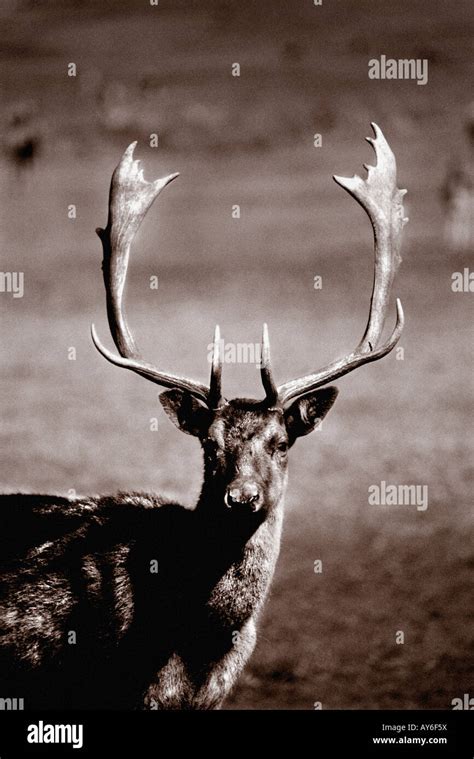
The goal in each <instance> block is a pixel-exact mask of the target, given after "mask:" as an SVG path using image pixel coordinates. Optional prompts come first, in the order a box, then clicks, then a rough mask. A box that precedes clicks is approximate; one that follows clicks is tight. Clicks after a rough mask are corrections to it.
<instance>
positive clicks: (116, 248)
mask: <svg viewBox="0 0 474 759" xmlns="http://www.w3.org/2000/svg"><path fill="white" fill-rule="evenodd" d="M136 144H137V143H136V142H133V143H132V144H131V145H129V147H128V148H127V149H126V151H125V153H124V154H123V156H122V159H121V161H120V163H119V165H118V166H117V168H116V169H115V171H114V173H113V175H112V181H111V185H110V195H109V216H108V220H107V226H106V228H105V229H98V230H97V234H98V235H99V237H100V239H101V241H102V246H103V249H104V259H103V263H102V269H103V274H104V283H105V291H106V298H107V317H108V321H109V327H110V332H111V334H112V337H113V339H114V343H115V345H116V346H117V350H118V351H119V353H120V356H116V355H115V354H114V353H111V352H110V351H109V350H108V349H107V348H105V347H104V346H103V345H102V343H101V342H100V340H99V338H98V336H97V332H96V330H95V327H94V325H92V328H91V332H92V339H93V341H94V345H95V347H96V348H97V350H98V351H99V352H100V353H101V354H102V355H103V356H104V357H105V358H106V359H107V360H108V361H110V362H111V363H112V364H115V365H116V366H121V367H124V368H125V369H131V370H132V371H134V372H137V374H140V375H141V376H142V377H145V378H146V379H148V380H151V381H152V382H156V383H157V384H158V385H163V386H164V387H171V388H181V389H182V390H187V391H188V392H190V393H192V394H193V395H194V396H195V397H197V398H200V399H201V400H203V401H205V402H206V403H207V404H208V405H209V407H210V408H216V407H217V406H218V405H220V403H221V402H222V397H221V364H222V357H221V355H220V333H219V327H216V330H215V334H214V351H213V359H212V368H211V380H210V386H209V387H206V386H205V385H202V384H201V383H199V382H195V381H194V380H191V379H187V378H185V377H178V376H175V375H174V374H166V373H164V372H161V371H159V370H158V369H157V368H156V367H155V366H152V365H151V364H148V363H147V362H146V361H144V360H143V359H142V358H141V356H140V354H139V353H138V351H137V348H136V345H135V341H134V339H133V336H132V334H131V332H130V330H129V327H128V324H127V321H126V318H125V312H124V307H123V294H124V287H125V280H126V276H127V269H128V261H129V255H130V247H131V244H132V241H133V238H134V237H135V234H136V232H137V231H138V228H139V226H140V224H141V223H142V221H143V219H144V218H145V215H146V213H147V211H148V209H149V208H150V206H151V205H152V203H153V201H154V200H155V198H156V197H158V195H159V194H160V192H161V191H162V189H163V188H164V187H166V185H167V184H169V183H170V182H172V181H173V179H175V178H176V177H177V176H178V174H170V175H169V176H167V177H164V178H163V179H157V180H156V181H155V182H147V181H146V180H145V179H144V177H143V171H142V169H141V168H140V165H139V161H135V160H134V159H133V151H134V149H135V146H136Z"/></svg>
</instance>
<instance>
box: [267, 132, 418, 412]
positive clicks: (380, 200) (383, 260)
mask: <svg viewBox="0 0 474 759" xmlns="http://www.w3.org/2000/svg"><path fill="white" fill-rule="evenodd" d="M372 129H373V130H374V134H375V139H374V138H371V137H367V141H368V142H369V143H370V144H371V145H372V147H373V148H374V151H375V155H376V158H377V164H376V166H367V165H364V168H366V169H367V179H365V180H364V179H361V178H360V177H358V176H354V177H350V178H345V177H338V176H335V177H334V179H335V181H336V182H337V183H338V184H339V185H340V186H341V187H343V188H344V189H345V190H347V192H349V193H350V194H351V195H352V197H353V198H355V199H356V200H357V202H358V203H360V205H361V206H362V208H363V209H364V210H365V212H366V213H367V215H368V216H369V219H370V221H371V223H372V227H373V231H374V250H375V269H374V284H373V289H372V298H371V304H370V312H369V319H368V322H367V327H366V330H365V332H364V335H363V337H362V340H361V341H360V343H359V345H358V346H357V347H356V349H355V350H354V351H353V352H352V353H351V354H349V355H348V356H346V357H345V358H342V359H339V360H338V361H334V362H333V363H331V364H329V365H328V366H325V367H324V368H323V369H320V370H319V371H317V372H315V373H314V374H309V375H307V376H305V377H301V378H299V379H295V380H291V381H290V382H286V383H285V384H284V385H281V386H280V387H278V398H279V402H280V403H281V404H282V405H285V404H287V403H289V402H290V401H291V400H293V399H294V398H296V397H298V396H300V395H302V394H303V393H308V392H311V391H312V390H315V389H316V388H318V387H321V386H322V385H326V384H327V383H328V382H332V381H333V380H335V379H337V378H338V377H342V376H343V375H344V374H348V373H349V372H352V371H353V370H354V369H357V368H358V367H359V366H362V365H363V364H367V363H369V362H371V361H377V360H378V359H379V358H382V357H383V356H386V355H387V353H389V352H390V351H391V350H392V349H393V348H394V347H395V345H396V344H397V342H398V340H399V339H400V335H401V333H402V330H403V326H404V316H403V309H402V304H401V302H400V300H399V299H398V298H397V321H396V325H395V328H394V330H393V332H392V334H391V336H390V338H389V339H388V340H387V342H385V343H383V344H382V345H381V346H379V347H377V346H378V343H379V341H380V338H381V336H382V331H383V327H384V323H385V318H386V315H387V311H388V304H389V297H390V289H391V286H392V282H393V278H394V276H395V272H396V270H397V268H398V266H399V264H400V262H401V258H400V244H401V233H402V229H403V226H404V225H405V224H406V222H407V221H408V219H406V218H404V215H403V196H404V195H405V193H406V190H399V189H397V185H396V174H397V168H396V162H395V156H394V155H393V153H392V151H391V149H390V146H389V144H388V142H387V141H386V139H385V137H384V135H383V133H382V130H381V129H380V127H378V126H377V125H376V124H374V123H372Z"/></svg>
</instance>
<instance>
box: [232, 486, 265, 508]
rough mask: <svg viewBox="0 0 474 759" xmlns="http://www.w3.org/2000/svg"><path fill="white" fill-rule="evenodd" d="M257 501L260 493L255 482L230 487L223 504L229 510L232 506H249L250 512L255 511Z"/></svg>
mask: <svg viewBox="0 0 474 759" xmlns="http://www.w3.org/2000/svg"><path fill="white" fill-rule="evenodd" d="M259 501H260V491H259V489H258V486H257V484H256V483H255V482H243V483H242V484H241V485H240V484H239V485H234V484H233V485H230V486H229V487H228V488H227V491H226V494H225V502H226V505H227V506H228V508H229V509H231V508H232V507H233V506H250V507H251V509H252V511H257V509H258V503H259Z"/></svg>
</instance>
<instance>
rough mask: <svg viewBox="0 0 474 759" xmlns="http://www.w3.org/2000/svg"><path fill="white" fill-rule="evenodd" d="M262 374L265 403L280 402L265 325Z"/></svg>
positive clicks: (272, 404)
mask: <svg viewBox="0 0 474 759" xmlns="http://www.w3.org/2000/svg"><path fill="white" fill-rule="evenodd" d="M260 376H261V378H262V385H263V387H264V390H265V403H266V404H267V405H268V406H274V405H275V404H276V403H278V389H277V386H276V384H275V381H274V379H273V373H272V367H271V359H270V340H269V337H268V327H267V325H266V324H264V325H263V331H262V357H261V365H260Z"/></svg>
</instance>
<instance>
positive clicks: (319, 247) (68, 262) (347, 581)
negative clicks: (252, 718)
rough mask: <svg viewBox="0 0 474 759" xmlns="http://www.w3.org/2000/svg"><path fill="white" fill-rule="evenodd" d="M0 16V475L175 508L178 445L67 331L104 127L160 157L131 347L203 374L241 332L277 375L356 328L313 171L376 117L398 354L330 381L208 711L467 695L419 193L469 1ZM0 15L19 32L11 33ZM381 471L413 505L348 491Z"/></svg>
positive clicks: (82, 266) (427, 183) (445, 313)
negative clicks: (18, 123) (15, 109)
mask: <svg viewBox="0 0 474 759" xmlns="http://www.w3.org/2000/svg"><path fill="white" fill-rule="evenodd" d="M7 5H8V4H5V8H4V10H3V11H2V15H1V17H0V32H2V34H3V35H4V37H5V40H6V43H5V45H4V49H3V52H2V56H1V58H0V72H1V78H2V82H3V89H2V100H3V105H4V112H5V109H6V108H8V107H9V105H10V104H11V103H12V102H14V100H15V98H17V97H18V93H19V92H20V93H21V97H24V98H32V99H33V100H34V101H35V102H36V103H37V105H38V114H39V115H38V122H37V125H38V133H39V134H41V151H40V153H39V156H38V158H37V160H36V162H35V163H34V165H33V166H32V168H31V169H30V170H27V171H20V170H18V169H17V168H16V167H15V166H13V165H12V164H11V162H9V161H8V156H5V157H4V159H3V162H2V165H1V174H0V235H1V237H0V240H1V269H2V271H23V272H24V273H25V296H24V298H22V299H13V298H12V297H11V295H9V294H7V293H4V294H2V295H1V298H0V309H1V325H2V329H1V333H0V341H1V355H2V369H3V372H2V390H1V393H0V401H1V406H2V425H1V427H0V434H1V448H2V467H1V486H2V490H3V491H4V492H14V491H17V490H19V489H21V490H25V491H30V492H58V493H67V492H68V491H69V490H70V489H73V490H74V491H76V492H77V493H89V492H107V491H109V492H110V491H112V492H113V491H116V490H119V489H142V490H157V491H161V492H164V493H167V494H169V495H170V496H171V495H172V496H174V497H178V498H180V499H182V501H183V502H184V503H186V504H188V505H189V506H191V505H192V504H193V502H194V500H195V498H196V496H197V494H198V491H199V485H200V477H201V470H200V456H199V451H198V446H197V444H196V442H195V441H194V440H192V439H191V438H189V437H187V436H185V435H182V434H180V433H179V432H178V431H177V430H175V428H174V427H172V426H171V425H170V424H169V422H168V421H167V420H166V419H165V416H164V415H163V414H162V413H161V411H159V406H158V403H157V388H156V387H154V386H153V385H151V384H150V383H146V382H143V381H142V380H141V379H140V378H138V377H136V376H135V375H132V374H129V373H127V372H120V371H119V370H118V369H115V368H113V367H111V366H110V365H108V364H107V363H106V362H105V361H104V360H103V359H102V358H101V357H100V356H99V355H98V354H97V353H96V352H95V349H94V348H93V346H92V344H91V341H90V337H89V324H90V322H91V321H92V320H94V322H95V323H96V325H97V326H98V328H99V330H100V334H101V335H102V336H103V337H104V338H106V337H107V331H106V323H105V308H104V294H103V285H102V281H101V273H100V258H101V254H100V244H99V241H98V239H97V238H96V237H95V235H94V228H95V227H96V226H97V225H102V224H105V220H106V199H107V192H108V184H109V180H110V174H111V171H112V169H113V168H114V166H115V165H116V163H117V161H118V158H119V156H120V153H121V152H122V150H123V149H124V147H125V146H126V145H127V144H128V142H130V141H131V140H132V139H135V138H139V139H140V144H139V148H138V150H137V156H138V157H141V158H143V161H144V165H145V176H146V177H148V178H153V177H155V176H158V175H162V174H165V173H169V172H171V171H175V170H179V171H181V177H180V179H179V180H178V181H177V182H175V183H174V184H173V185H172V187H170V188H169V189H168V190H167V191H166V192H165V193H164V194H163V195H162V196H161V197H160V199H159V201H158V203H157V205H156V206H155V207H154V208H153V210H152V211H151V213H150V216H149V218H147V220H146V222H145V223H144V225H143V227H142V229H141V230H140V233H139V235H138V237H137V243H136V246H135V250H134V256H133V261H132V265H131V271H130V282H129V284H130V287H129V290H128V304H129V307H128V311H129V315H130V321H131V323H132V324H133V327H134V331H135V333H136V334H137V336H138V339H139V343H140V346H141V349H142V352H143V353H144V355H145V356H146V357H147V359H148V360H150V361H152V360H153V361H155V362H156V363H159V364H160V366H162V367H163V368H164V369H170V370H173V371H176V372H184V373H189V374H191V375H193V376H195V377H196V378H197V379H201V380H206V379H207V373H208V364H207V361H206V356H207V345H208V343H209V341H210V340H211V336H212V331H213V326H214V324H215V323H216V322H219V324H220V325H221V329H222V330H223V334H224V338H225V340H226V341H233V342H246V343H248V342H255V341H258V340H259V336H260V330H261V324H262V322H263V321H267V322H268V323H269V327H270V336H271V341H272V353H273V363H274V367H275V373H276V376H277V379H278V380H281V381H283V380H286V379H288V378H290V377H291V376H295V375H297V374H302V373H303V372H306V371H309V370H311V369H313V368H315V367H316V366H317V365H322V364H323V363H324V362H326V361H328V360H330V359H331V358H334V357H336V356H338V355H340V354H342V353H344V352H347V351H349V350H351V349H352V348H353V346H354V345H355V343H356V342H357V341H358V339H359V337H360V335H361V333H362V330H363V328H364V326H365V319H366V316H367V310H368V299H369V296H370V287H371V276H372V241H371V232H370V225H369V222H368V220H367V219H366V217H365V215H364V214H363V212H362V211H361V209H360V208H359V207H358V206H357V204H356V203H354V201H352V200H351V199H350V198H349V196H347V195H346V194H345V193H343V191H342V190H341V189H340V188H338V187H337V186H336V185H335V184H334V183H333V182H332V180H331V174H332V173H338V174H342V175H351V174H353V173H354V172H355V171H362V163H363V162H366V161H369V162H370V161H371V160H372V156H371V150H370V148H369V146H367V145H366V144H365V143H364V142H363V137H364V136H365V135H366V134H369V122H370V121H371V120H374V121H377V122H378V123H379V124H380V125H381V126H382V128H383V129H384V131H385V133H386V136H387V138H388V139H389V141H390V144H391V145H392V147H393V149H394V151H395V153H396V155H397V158H398V166H399V185H400V186H401V187H408V190H409V195H408V196H407V207H408V215H409V216H410V218H411V222H410V225H409V226H408V228H407V234H406V236H405V241H404V247H403V251H402V255H403V258H404V262H403V264H402V267H401V269H400V272H399V275H398V278H397V282H396V286H395V290H396V294H397V295H400V297H401V298H402V301H403V304H404V307H405V312H406V318H407V326H406V331H405V335H404V337H403V339H402V346H403V348H404V351H405V357H404V360H403V361H400V360H396V357H395V355H390V356H389V357H387V358H386V359H384V360H383V361H382V362H380V363H378V364H374V365H370V366H367V367H364V368H362V369H361V370H360V371H359V372H356V373H354V374H353V375H350V376H348V377H347V378H344V379H342V380H341V381H340V382H339V383H338V384H339V387H340V390H341V393H340V397H339V398H338V401H337V403H336V405H335V408H334V410H333V411H332V413H331V415H330V416H329V417H328V419H327V421H326V422H325V424H324V429H323V430H322V431H321V432H320V433H317V434H314V435H313V436H309V437H308V438H305V439H304V440H302V441H299V443H297V445H296V446H295V449H294V451H293V455H292V458H291V462H290V467H291V468H290V485H289V490H288V495H287V518H286V525H285V532H284V537H283V542H282V550H281V557H280V562H279V565H278V571H277V575H276V579H275V582H274V586H273V590H272V594H271V597H270V600H269V603H268V604H267V607H266V611H265V617H264V620H263V625H262V629H261V634H260V639H259V643H258V646H257V650H256V652H255V654H254V656H253V658H252V662H251V664H250V666H249V667H248V668H247V670H246V674H245V675H244V676H243V678H242V680H241V682H240V685H239V687H238V689H237V691H236V693H235V695H234V697H233V698H232V699H231V701H230V702H229V703H228V708H252V709H254V708H264V709H311V708H313V704H314V702H315V701H321V702H322V704H323V707H324V708H330V709H341V708H402V709H404V708H430V709H432V708H450V705H451V700H452V699H453V698H455V697H462V694H463V693H465V692H470V693H471V695H473V688H474V683H473V677H472V673H473V668H472V665H473V631H472V618H471V608H472V582H473V572H474V549H473V544H474V543H473V539H474V526H473V519H472V497H471V491H470V484H471V482H472V473H473V464H472V461H473V458H472V453H473V451H472V448H473V446H472V443H473V435H472V415H471V414H470V412H472V397H473V395H472V393H473V389H474V387H473V368H474V367H473V359H472V338H473V332H472V294H470V293H453V292H452V291H451V287H450V285H451V274H452V272H454V271H462V270H463V268H464V267H465V266H469V265H470V261H469V260H468V258H467V257H466V256H455V255H453V254H451V253H450V252H449V251H446V250H444V249H443V247H442V244H441V243H440V242H439V241H440V239H441V237H440V231H441V217H440V206H439V199H438V188H439V184H440V181H441V179H442V176H443V171H444V167H445V164H446V160H447V157H448V155H449V152H450V150H451V149H454V148H455V145H456V139H457V134H458V133H459V129H458V126H457V122H458V116H459V114H460V113H461V112H462V108H463V106H464V105H465V102H466V101H465V99H466V96H465V83H466V82H467V81H468V80H469V71H470V70H471V73H472V64H471V63H469V65H468V61H469V55H468V53H469V44H470V36H469V32H470V24H472V15H473V14H472V8H471V5H470V4H469V3H467V2H464V0H458V2H457V3H456V5H455V6H454V5H453V4H451V3H444V2H439V3H436V4H435V5H434V6H433V4H432V3H428V2H415V3H413V2H408V0H403V1H401V2H399V3H397V9H396V11H395V10H394V9H393V7H392V4H390V3H388V2H378V3H376V4H374V3H373V2H368V1H364V0H358V1H357V2H355V1H353V0H350V1H349V0H345V2H334V3H331V2H329V0H328V2H327V3H326V2H325V4H324V6H323V7H322V8H313V7H311V4H309V3H308V5H307V7H305V8H303V6H302V5H301V7H299V6H298V8H297V10H296V11H294V10H293V9H292V8H290V7H289V6H290V5H291V4H288V3H283V2H272V3H270V2H262V3H259V4H258V8H257V7H256V6H257V4H255V5H254V4H250V3H249V4H248V6H246V4H241V3H230V2H229V3H224V2H222V3H210V2H207V3H193V2H186V3H184V2H174V3H173V4H172V6H171V4H170V5H167V4H166V3H163V4H162V3H161V2H160V4H159V10H158V9H155V8H146V9H143V4H142V3H139V2H138V1H137V2H102V3H101V4H100V10H98V5H97V4H92V3H87V2H84V3H80V4H79V3H73V2H70V3H67V2H66V3H61V6H60V10H58V9H59V4H57V3H54V2H44V3H42V4H41V7H40V8H37V7H35V6H34V5H33V4H28V3H23V4H22V3H17V4H13V3H11V4H9V5H10V6H11V7H10V11H8V8H7ZM94 5H95V6H96V7H95V8H94ZM14 6H15V7H16V14H17V15H16V18H17V20H18V18H20V20H21V19H23V20H24V21H25V23H17V24H15V26H14V27H12V25H11V18H12V17H11V15H8V14H9V13H10V14H11V13H12V12H14ZM153 14H154V15H153ZM158 14H159V15H158ZM318 14H319V15H318ZM26 21H28V24H26ZM39 30H41V34H39V33H38V31H39ZM381 53H385V54H388V55H393V56H395V57H416V56H421V57H428V58H429V60H430V80H429V84H428V85H427V86H426V87H420V86H417V85H416V83H415V82H392V83H390V84H389V83H388V82H369V80H368V79H367V59H368V58H369V57H371V56H372V55H376V56H378V55H380V54H381ZM69 61H76V62H77V63H78V68H79V71H80V75H79V77H78V79H77V81H74V80H71V79H69V78H68V77H67V76H66V75H65V68H66V65H67V62H69ZM233 61H240V63H241V67H242V75H241V77H240V79H238V80H237V81H236V80H234V79H232V77H231V76H230V65H231V63H232V62H233ZM469 66H471V69H469ZM113 82H120V83H121V84H122V85H123V87H126V88H128V89H127V90H126V92H129V93H130V101H129V102H130V103H131V106H130V109H129V110H130V113H127V114H125V116H126V117H125V116H124V120H123V122H122V124H121V127H120V129H114V128H112V127H113V125H111V124H110V123H109V122H107V121H106V120H105V116H104V107H103V99H101V95H100V92H102V91H103V88H104V87H105V88H106V89H107V83H109V84H111V83H112V84H113ZM140 82H141V84H139V83H140ZM456 114H458V116H457V115H456ZM155 131H157V132H158V133H159V135H160V148H159V149H158V150H153V149H151V148H149V147H147V144H148V143H147V142H146V138H147V136H148V135H149V134H150V133H151V132H155ZM318 131H320V132H322V134H323V147H322V148H320V149H315V148H314V147H313V142H312V140H313V134H314V133H315V132H318ZM71 203H74V204H76V205H77V219H75V220H70V219H68V217H67V206H68V205H69V204H71ZM235 203H239V204H240V205H241V209H242V218H241V219H240V220H234V219H232V218H231V207H232V205H233V204H235ZM471 265H472V264H471ZM153 274H158V275H159V278H160V286H159V289H158V291H153V290H150V288H149V284H148V283H149V277H150V276H151V275H153ZM317 274H319V275H321V276H322V277H323V288H322V290H320V291H315V290H314V289H313V278H314V276H315V275H317ZM394 315H395V314H394V313H393V318H394ZM71 346H73V347H75V348H76V351H77V359H76V360H75V361H70V360H68V349H69V348H70V347H71ZM224 388H225V392H226V395H228V396H232V395H256V394H260V393H261V389H260V386H259V378H258V372H257V371H256V369H255V368H254V367H252V366H251V365H247V366H235V365H226V366H225V367H224ZM154 416H158V417H159V429H158V431H157V432H151V431H150V429H149V427H150V418H151V417H154ZM381 480H385V481H387V482H388V483H394V484H421V485H427V486H428V489H429V508H428V510H427V511H426V512H419V511H417V510H416V507H414V506H404V507H403V506H398V507H393V506H392V507H375V506H369V505H368V502H367V491H368V487H369V486H370V485H372V484H377V483H380V481H381ZM316 559H322V561H323V572H322V574H320V575H319V574H314V572H313V562H314V561H315V560H316ZM398 630H402V631H404V632H405V644H404V645H396V643H395V634H396V631H398Z"/></svg>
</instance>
